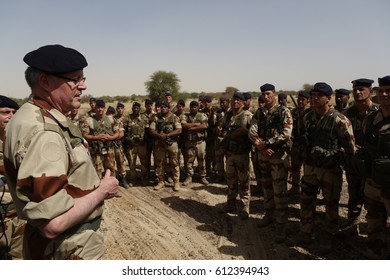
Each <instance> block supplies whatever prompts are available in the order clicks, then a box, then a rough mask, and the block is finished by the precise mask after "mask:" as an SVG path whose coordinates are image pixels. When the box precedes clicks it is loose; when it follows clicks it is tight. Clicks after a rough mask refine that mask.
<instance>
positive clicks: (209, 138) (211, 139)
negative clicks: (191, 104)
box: [199, 108, 216, 175]
mask: <svg viewBox="0 0 390 280" xmlns="http://www.w3.org/2000/svg"><path fill="white" fill-rule="evenodd" d="M199 111H200V110H199ZM201 112H202V113H204V114H206V116H207V118H208V129H207V133H206V134H207V135H206V172H207V173H209V174H210V175H213V174H214V169H215V137H216V135H215V112H214V111H213V110H212V109H211V108H210V109H209V110H206V108H204V109H203V110H202V111H201Z"/></svg>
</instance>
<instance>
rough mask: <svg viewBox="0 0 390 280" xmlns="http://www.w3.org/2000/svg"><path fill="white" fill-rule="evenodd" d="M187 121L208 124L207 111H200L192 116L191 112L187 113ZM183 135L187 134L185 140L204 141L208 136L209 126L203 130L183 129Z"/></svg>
mask: <svg viewBox="0 0 390 280" xmlns="http://www.w3.org/2000/svg"><path fill="white" fill-rule="evenodd" d="M185 122H186V123H200V124H205V125H206V127H207V126H208V118H207V115H206V114H205V113H202V112H198V113H196V115H195V116H192V115H191V114H190V113H187V114H185ZM183 135H185V140H188V141H193V142H197V141H204V140H206V137H207V128H206V129H204V130H201V131H188V130H186V129H185V130H183Z"/></svg>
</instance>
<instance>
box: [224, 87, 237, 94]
mask: <svg viewBox="0 0 390 280" xmlns="http://www.w3.org/2000/svg"><path fill="white" fill-rule="evenodd" d="M237 91H239V90H238V89H237V88H235V87H226V89H225V94H226V95H228V96H233V94H235V93H236V92H237Z"/></svg>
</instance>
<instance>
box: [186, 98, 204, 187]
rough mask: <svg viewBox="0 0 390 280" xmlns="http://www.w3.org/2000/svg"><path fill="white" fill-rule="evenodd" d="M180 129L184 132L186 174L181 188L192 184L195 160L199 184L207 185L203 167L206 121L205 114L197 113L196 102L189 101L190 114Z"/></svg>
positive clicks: (197, 106) (197, 104)
mask: <svg viewBox="0 0 390 280" xmlns="http://www.w3.org/2000/svg"><path fill="white" fill-rule="evenodd" d="M182 127H183V131H184V133H183V134H182V135H185V144H184V153H185V158H186V173H187V174H186V179H185V181H184V182H183V186H187V185H188V184H190V183H191V182H192V177H193V176H194V162H195V158H196V159H197V161H198V168H199V175H200V182H201V183H202V184H203V185H208V184H209V182H208V181H207V179H206V167H205V157H206V130H207V127H208V119H207V116H206V114H205V113H202V112H199V103H198V102H197V101H191V103H190V112H189V113H188V114H186V120H185V122H183V123H182Z"/></svg>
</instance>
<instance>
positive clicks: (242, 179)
mask: <svg viewBox="0 0 390 280" xmlns="http://www.w3.org/2000/svg"><path fill="white" fill-rule="evenodd" d="M226 182H227V185H228V195H227V200H228V201H227V202H228V204H232V203H235V202H236V199H237V196H239V201H240V204H241V207H248V208H249V203H250V198H251V192H250V188H249V183H250V181H249V153H245V154H232V153H230V152H226Z"/></svg>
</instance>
